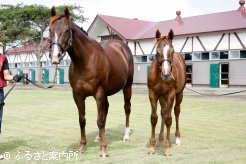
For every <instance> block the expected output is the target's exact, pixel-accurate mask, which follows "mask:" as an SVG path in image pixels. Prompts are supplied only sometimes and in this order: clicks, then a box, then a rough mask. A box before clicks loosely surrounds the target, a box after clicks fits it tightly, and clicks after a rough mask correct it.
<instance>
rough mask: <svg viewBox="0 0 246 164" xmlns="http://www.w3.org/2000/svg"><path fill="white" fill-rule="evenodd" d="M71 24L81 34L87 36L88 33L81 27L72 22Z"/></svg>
mask: <svg viewBox="0 0 246 164" xmlns="http://www.w3.org/2000/svg"><path fill="white" fill-rule="evenodd" d="M73 24H74V25H75V26H76V27H77V28H78V29H79V30H80V31H81V32H82V33H83V34H85V35H86V36H88V33H87V32H86V31H85V30H84V29H83V27H79V26H78V25H77V24H75V23H74V22H73Z"/></svg>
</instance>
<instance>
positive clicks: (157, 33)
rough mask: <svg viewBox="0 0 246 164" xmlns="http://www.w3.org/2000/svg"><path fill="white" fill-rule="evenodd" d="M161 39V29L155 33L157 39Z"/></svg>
mask: <svg viewBox="0 0 246 164" xmlns="http://www.w3.org/2000/svg"><path fill="white" fill-rule="evenodd" d="M160 37H161V32H160V31H159V29H157V30H156V32H155V38H156V39H158V38H160Z"/></svg>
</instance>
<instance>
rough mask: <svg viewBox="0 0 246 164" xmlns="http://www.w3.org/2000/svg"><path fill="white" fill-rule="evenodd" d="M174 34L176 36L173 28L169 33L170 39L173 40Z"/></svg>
mask: <svg viewBox="0 0 246 164" xmlns="http://www.w3.org/2000/svg"><path fill="white" fill-rule="evenodd" d="M173 36H174V33H173V30H172V29H171V30H170V31H169V33H168V39H170V40H173Z"/></svg>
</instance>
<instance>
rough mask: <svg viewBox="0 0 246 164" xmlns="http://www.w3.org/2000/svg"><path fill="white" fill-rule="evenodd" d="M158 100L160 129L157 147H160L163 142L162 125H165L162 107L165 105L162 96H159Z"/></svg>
mask: <svg viewBox="0 0 246 164" xmlns="http://www.w3.org/2000/svg"><path fill="white" fill-rule="evenodd" d="M159 102H160V105H161V129H160V133H159V142H158V147H159V148H160V147H161V145H162V143H163V142H164V126H165V121H164V108H165V106H166V101H165V99H164V97H163V96H161V97H160V98H159Z"/></svg>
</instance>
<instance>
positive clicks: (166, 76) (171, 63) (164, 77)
mask: <svg viewBox="0 0 246 164" xmlns="http://www.w3.org/2000/svg"><path fill="white" fill-rule="evenodd" d="M173 54H174V51H173V52H172V54H171V56H172V60H168V59H162V60H160V59H159V55H155V58H156V59H157V61H158V66H159V71H160V73H161V78H162V80H170V78H171V77H172V68H173V67H172V65H173ZM165 61H167V62H168V63H169V64H170V66H171V69H170V71H169V73H168V74H167V75H164V73H163V72H162V69H161V65H162V63H163V62H165Z"/></svg>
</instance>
